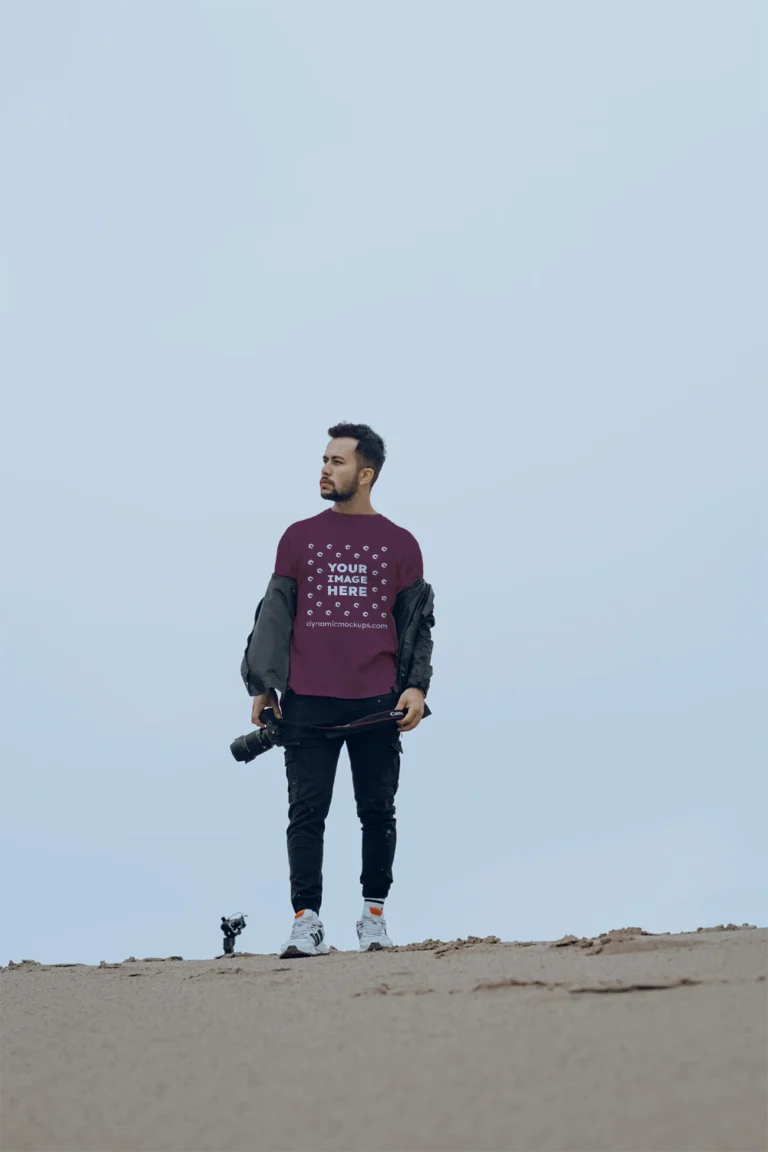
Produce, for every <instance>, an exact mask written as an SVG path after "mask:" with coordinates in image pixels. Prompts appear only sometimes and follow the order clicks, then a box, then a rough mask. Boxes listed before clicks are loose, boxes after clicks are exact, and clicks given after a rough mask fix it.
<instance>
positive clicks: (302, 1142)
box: [0, 928, 768, 1152]
mask: <svg viewBox="0 0 768 1152" xmlns="http://www.w3.org/2000/svg"><path fill="white" fill-rule="evenodd" d="M766 956H767V951H766V931H765V930H762V929H748V928H743V929H740V930H733V931H728V930H725V931H718V930H707V931H703V932H699V933H694V934H691V935H682V936H669V935H667V936H649V935H644V934H641V933H640V931H639V930H634V929H627V930H622V931H620V932H615V933H613V934H611V935H607V934H606V935H605V936H603V937H601V938H596V939H595V940H594V941H592V942H587V941H574V940H571V941H570V942H558V943H557V944H547V943H536V944H500V943H497V942H494V941H493V938H490V939H489V940H486V941H474V940H472V939H470V940H469V941H457V942H454V943H452V944H435V943H434V942H431V941H429V942H427V943H426V944H424V945H414V946H410V947H409V948H405V949H398V950H397V951H395V952H392V953H375V954H366V955H359V954H356V953H343V952H337V953H332V954H331V955H330V956H328V957H322V958H317V959H311V960H302V961H281V960H279V959H278V958H277V957H276V956H251V955H247V954H244V955H235V956H234V957H228V958H226V959H219V960H204V961H178V960H177V961H172V960H165V961H153V960H148V961H133V960H131V961H126V962H123V963H122V964H120V965H115V966H102V967H99V968H89V967H81V966H75V967H57V966H46V965H38V964H34V963H25V964H22V965H19V966H15V967H10V968H7V969H4V970H3V972H2V1006H3V1007H2V1078H1V1080H0V1087H1V1089H2V1129H1V1146H2V1149H3V1150H4V1152H29V1150H40V1152H43V1150H44V1152H59V1150H72V1152H91V1150H94V1152H95V1150H100V1152H172V1150H173V1152H176V1150H178V1152H286V1150H291V1152H311V1150H317V1152H324V1150H338V1152H485V1150H494V1152H496V1150H499V1152H514V1150H520V1152H543V1150H552V1152H582V1150H583V1152H602V1150H605V1152H658V1150H664V1152H688V1150H691V1152H710V1150H712V1152H715V1150H717V1152H720V1150H728V1152H763V1150H765V1149H766V1148H767V1147H768V1121H767V1119H766V1075H767V1069H766V1052H767V1049H768V1036H767V1024H766V1020H767V1015H768V1014H767V1011H766V1009H767V1008H768V995H767V988H768V985H767V984H766Z"/></svg>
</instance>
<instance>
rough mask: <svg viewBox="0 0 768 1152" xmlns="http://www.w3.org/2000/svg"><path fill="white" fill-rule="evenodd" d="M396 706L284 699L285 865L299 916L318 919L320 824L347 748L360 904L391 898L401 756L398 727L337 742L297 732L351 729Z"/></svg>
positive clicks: (389, 701)
mask: <svg viewBox="0 0 768 1152" xmlns="http://www.w3.org/2000/svg"><path fill="white" fill-rule="evenodd" d="M397 700H398V696H397V693H391V694H386V695H382V696H373V697H370V698H368V699H365V700H337V699H333V698H332V697H329V696H297V695H296V694H295V693H294V692H291V691H290V690H289V691H288V692H286V694H285V696H284V697H283V699H282V702H281V709H282V713H283V719H284V720H285V723H286V728H285V733H284V735H285V769H286V775H287V777H288V802H289V803H288V863H289V866H290V872H291V903H292V904H293V909H294V911H295V912H300V911H301V910H302V909H303V908H306V909H311V910H312V911H313V912H319V911H320V905H321V903H322V898H323V835H324V832H325V821H326V817H327V816H328V811H329V809H330V807H331V798H332V796H333V784H334V780H335V778H336V766H337V764H338V762H339V753H340V752H341V746H342V744H344V742H345V740H346V744H347V748H348V750H349V759H350V763H351V766H352V783H353V786H354V790H355V801H356V803H357V814H358V816H359V817H360V823H361V824H362V828H363V871H362V875H361V877H360V883H361V884H362V886H363V897H364V898H365V899H367V900H383V899H384V898H385V897H386V896H387V894H388V892H389V889H390V885H391V884H392V862H393V860H394V858H395V845H396V842H397V832H396V822H395V793H396V792H397V786H398V783H399V779H400V753H401V752H402V745H401V743H400V736H399V733H398V731H397V725H396V723H395V721H394V720H393V721H392V724H391V725H390V724H388V723H385V724H381V725H377V726H376V727H374V728H371V729H369V730H368V731H367V732H361V733H359V734H358V735H355V736H347V737H340V738H338V739H337V738H335V737H334V738H333V739H328V738H327V737H326V736H324V735H322V734H320V733H309V734H307V733H303V732H301V725H311V726H314V725H320V726H329V725H332V724H348V723H350V721H352V720H359V719H360V718H361V717H363V716H368V715H370V714H371V713H373V712H384V711H389V710H390V709H393V708H394V707H395V705H396V704H397Z"/></svg>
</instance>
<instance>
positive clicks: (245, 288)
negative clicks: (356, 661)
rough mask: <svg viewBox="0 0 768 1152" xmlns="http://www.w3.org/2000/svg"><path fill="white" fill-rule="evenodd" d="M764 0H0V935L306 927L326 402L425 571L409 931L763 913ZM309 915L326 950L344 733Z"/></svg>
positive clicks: (159, 935) (127, 942)
mask: <svg viewBox="0 0 768 1152" xmlns="http://www.w3.org/2000/svg"><path fill="white" fill-rule="evenodd" d="M767 11H768V10H767V8H766V5H765V4H758V3H738V2H733V0H728V2H727V3H714V4H713V3H674V2H671V3H663V4H662V3H650V2H649V3H611V4H609V3H581V2H573V0H569V2H568V3H565V4H558V3H493V4H492V3H476V2H473V3H461V4H454V3H437V2H434V3H418V2H417V3H413V2H411V3H388V4H380V3H365V4H362V3H360V4H351V3H346V4H341V3H312V4H300V3H282V4H267V3H207V4H193V3H166V2H162V0H153V3H151V4H150V3H120V2H114V0H113V2H111V3H109V4H97V3H84V4H80V3H70V2H64V0H57V2H55V3H41V2H37V3H31V4H30V3H18V2H13V0H10V2H9V0H6V2H5V3H3V5H2V13H1V19H2V31H3V46H2V374H3V384H4V389H3V391H4V396H3V421H2V437H3V443H2V469H3V474H2V481H3V497H4V499H3V573H2V575H3V590H2V591H3V596H2V600H3V626H2V676H3V688H2V765H3V786H2V839H3V867H2V930H3V938H2V945H1V947H0V959H2V961H3V962H7V960H8V959H10V958H14V959H17V960H18V959H20V958H21V957H27V956H28V957H32V958H34V959H38V960H49V961H66V960H81V961H88V962H98V961H99V960H100V959H108V960H115V959H122V958H123V957H125V956H128V955H130V954H134V955H137V956H144V955H167V954H170V953H180V954H182V955H184V956H206V955H211V954H213V953H214V952H215V951H216V950H217V949H218V947H219V944H220V937H219V933H218V920H219V917H220V916H221V915H222V914H223V913H231V912H238V911H245V912H246V913H248V914H249V927H248V929H247V931H246V933H245V935H244V936H243V937H242V938H241V940H242V944H243V947H245V948H247V949H249V950H252V951H271V950H275V949H276V948H277V947H278V946H279V944H280V943H281V941H282V940H283V938H284V937H285V935H286V933H287V932H288V930H289V928H290V917H291V909H290V904H289V898H288V897H289V892H288V876H287V864H286V858H285V846H284V830H285V823H286V799H285V780H284V769H283V765H282V759H281V756H280V754H279V753H277V752H275V753H271V754H270V755H269V756H266V757H264V758H263V759H261V760H260V761H259V762H257V763H256V764H253V765H251V766H246V767H243V766H239V765H236V764H235V763H234V761H232V760H231V758H230V755H229V750H228V745H229V742H230V741H231V740H232V739H233V738H234V737H235V736H236V735H238V734H239V733H241V732H243V731H246V730H248V728H249V727H250V724H249V710H250V709H249V700H248V697H247V695H246V693H245V690H244V688H243V685H242V683H241V681H240V677H239V664H240V658H241V655H242V649H243V646H244V642H245V637H246V635H247V633H248V631H249V628H250V623H251V619H252V614H253V610H254V607H255V604H256V601H257V600H258V598H259V597H260V595H261V594H262V592H263V589H264V587H265V585H266V582H267V580H268V578H269V575H270V573H271V570H272V562H273V558H274V550H275V546H276V543H277V540H278V538H279V536H280V534H281V532H282V531H283V529H284V528H285V527H286V526H287V525H288V524H289V523H290V522H292V521H294V520H297V519H301V518H303V517H306V516H309V515H312V514H313V513H315V512H317V511H319V510H321V507H322V505H321V502H320V501H319V499H318V496H317V489H316V480H317V476H318V469H319V462H320V456H321V454H322V451H323V449H324V447H325V443H326V435H325V433H326V429H327V427H328V425H329V424H331V423H333V422H336V421H338V420H346V419H348V420H362V421H367V422H369V423H370V424H372V425H373V426H374V427H375V428H376V429H377V430H378V431H380V432H381V434H382V435H383V436H384V437H385V439H386V440H387V442H388V445H389V459H388V462H387V465H386V467H385V470H384V472H383V474H382V477H381V480H380V482H379V484H378V486H377V488H376V490H375V495H376V501H375V504H376V506H377V508H378V509H379V510H380V511H381V512H383V513H385V514H386V515H387V516H389V517H391V518H392V519H393V520H395V521H397V522H398V523H401V524H403V525H405V526H406V527H407V528H409V529H410V530H411V531H413V532H414V533H415V534H416V536H417V537H418V539H419V540H420V542H421V545H422V548H423V552H424V558H425V566H426V574H427V577H428V579H430V581H431V582H432V583H433V584H434V586H435V589H436V597H437V603H436V614H437V628H436V632H435V679H434V682H433V690H432V693H431V695H430V704H431V705H432V708H433V709H434V718H433V719H430V720H429V721H428V722H427V723H425V724H424V725H423V726H422V727H421V728H420V729H419V730H418V731H417V732H415V733H413V734H412V735H410V736H409V737H407V744H406V753H405V757H404V765H403V776H402V786H401V792H400V798H399V831H400V848H399V855H398V859H397V862H396V885H395V888H394V889H393V892H392V898H391V900H390V902H389V920H390V927H391V929H392V934H393V935H394V936H395V938H396V939H397V940H399V941H401V942H406V941H409V940H413V939H423V938H424V937H427V936H437V937H443V938H451V937H455V936H458V935H466V934H467V933H475V934H482V935H485V934H487V933H496V934H498V935H500V936H502V937H503V938H504V939H530V938H550V937H557V936H560V935H562V934H563V933H566V932H573V933H576V934H590V933H593V932H596V931H599V930H601V929H607V928H611V927H617V926H620V925H624V924H641V925H643V926H644V927H646V928H648V929H653V930H657V931H663V930H667V929H670V930H677V929H684V928H695V927H697V926H699V925H701V924H711V923H717V922H720V921H723V920H726V921H727V920H735V921H738V922H741V921H744V920H749V921H752V922H755V921H761V922H763V923H765V921H766V799H767V797H766V772H765V768H766V714H765V697H766V594H765V588H766V574H767V565H766V475H765V418H766V391H765V384H766V366H767V356H766V325H765V314H766V304H767V303H768V291H767V277H766V252H767V251H768V247H767V241H768V235H767V227H766V213H765V204H766V195H767V194H768V180H767V178H766V175H767V171H766V169H767V165H766V139H767V136H766V107H767V104H766V83H765V81H766V73H765V42H766V31H768V27H767V25H768V19H767ZM326 844H327V849H326V861H327V866H326V893H327V896H326V903H325V906H324V910H323V912H324V919H325V921H326V925H327V928H328V933H329V939H330V942H331V943H334V944H336V945H337V946H338V947H351V946H352V944H353V941H354V939H355V937H354V923H355V919H356V917H357V915H358V912H359V906H360V897H359V888H358V875H359V870H360V864H359V851H360V850H359V832H358V828H357V822H356V818H355V814H354V807H353V802H352V793H351V786H350V781H349V771H348V766H347V762H346V757H344V758H343V760H342V765H341V769H340V775H339V779H338V786H337V792H336V797H335V802H334V807H333V809H332V813H331V818H330V822H329V828H328V834H327V841H326Z"/></svg>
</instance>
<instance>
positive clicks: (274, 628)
mask: <svg viewBox="0 0 768 1152" xmlns="http://www.w3.org/2000/svg"><path fill="white" fill-rule="evenodd" d="M295 616H296V581H295V580H292V579H291V578H290V577H289V576H273V577H272V579H271V580H270V582H269V585H268V586H267V591H266V592H265V594H264V599H263V600H262V601H261V603H260V604H259V606H258V608H257V609H256V617H255V619H254V622H253V629H252V631H251V634H250V636H249V637H248V639H247V641H246V645H245V655H244V656H243V662H242V664H241V665H240V675H241V676H242V678H243V681H244V683H245V686H246V688H247V689H248V695H249V696H259V695H260V694H261V693H262V692H266V691H268V689H270V688H274V689H275V690H276V691H277V692H284V691H285V689H286V686H287V684H288V671H289V665H290V654H291V633H292V631H293V621H294V618H295Z"/></svg>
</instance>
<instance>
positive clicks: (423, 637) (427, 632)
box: [405, 611, 435, 696]
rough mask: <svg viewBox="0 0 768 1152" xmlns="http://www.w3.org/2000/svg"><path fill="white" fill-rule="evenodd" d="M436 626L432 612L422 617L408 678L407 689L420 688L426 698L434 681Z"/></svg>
mask: <svg viewBox="0 0 768 1152" xmlns="http://www.w3.org/2000/svg"><path fill="white" fill-rule="evenodd" d="M434 626H435V617H434V613H433V612H431V611H430V612H429V613H428V614H427V615H425V616H422V618H421V620H420V621H419V627H418V631H417V633H416V639H415V641H414V645H413V656H412V658H411V663H410V666H409V668H408V675H407V677H406V685H405V686H406V688H420V689H421V690H422V692H423V693H424V695H425V696H426V695H427V692H428V691H429V684H430V681H431V679H432V647H433V643H432V629H433V628H434Z"/></svg>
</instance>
